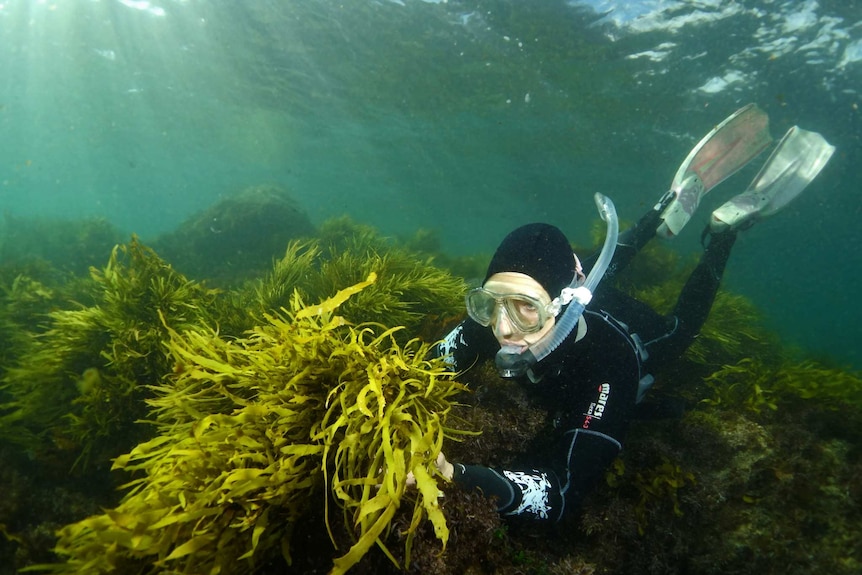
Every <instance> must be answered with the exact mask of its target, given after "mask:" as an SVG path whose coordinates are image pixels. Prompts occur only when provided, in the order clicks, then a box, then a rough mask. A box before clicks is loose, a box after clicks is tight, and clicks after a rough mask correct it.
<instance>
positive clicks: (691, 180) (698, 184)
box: [655, 104, 772, 238]
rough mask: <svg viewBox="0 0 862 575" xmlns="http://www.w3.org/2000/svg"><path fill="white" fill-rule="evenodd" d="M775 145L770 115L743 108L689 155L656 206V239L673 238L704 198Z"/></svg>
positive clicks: (751, 106) (758, 110)
mask: <svg viewBox="0 0 862 575" xmlns="http://www.w3.org/2000/svg"><path fill="white" fill-rule="evenodd" d="M771 141H772V137H771V136H770V135H769V117H768V116H767V115H766V112H764V111H763V110H761V109H760V108H758V107H757V105H756V104H749V105H747V106H745V107H743V108H740V109H739V110H737V111H736V112H734V113H733V114H731V115H730V116H728V117H727V118H726V119H725V120H724V121H723V122H721V123H720V124H719V125H718V126H716V127H715V128H714V129H713V130H712V131H711V132H710V133H708V134H707V135H706V136H704V137H703V139H701V140H700V142H698V143H697V145H696V146H695V147H694V148H693V149H692V150H691V152H689V154H688V157H686V159H685V161H684V162H683V163H682V164H681V165H680V167H679V169H678V170H677V172H676V175H675V176H674V178H673V182H672V183H671V187H670V190H669V191H668V192H667V193H665V195H664V196H662V198H661V199H660V200H659V203H658V204H656V206H655V209H656V211H661V216H660V217H661V219H662V220H663V221H662V223H661V224H659V226H658V229H657V230H656V235H658V236H660V237H664V238H672V237H674V236H676V235H678V234H679V232H680V231H681V230H682V228H683V227H684V226H685V225H686V224H687V223H688V221H689V220H690V219H691V216H692V214H694V211H695V210H696V209H697V207H698V205H699V204H700V200H701V198H703V196H705V195H706V193H707V192H709V191H710V190H711V189H712V188H714V187H715V186H717V185H718V184H720V183H721V182H723V181H724V180H725V179H727V178H728V177H730V176H731V175H733V174H734V173H736V172H737V171H738V170H739V169H740V168H742V167H743V166H745V165H746V164H747V163H748V162H750V161H751V160H752V159H754V157H755V156H757V155H758V154H759V153H760V152H762V151H763V150H764V149H765V148H766V146H768V145H769V143H770V142H771Z"/></svg>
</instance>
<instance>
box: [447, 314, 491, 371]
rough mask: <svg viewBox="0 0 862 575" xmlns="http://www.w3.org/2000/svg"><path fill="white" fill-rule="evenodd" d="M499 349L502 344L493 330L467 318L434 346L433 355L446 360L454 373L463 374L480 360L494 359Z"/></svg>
mask: <svg viewBox="0 0 862 575" xmlns="http://www.w3.org/2000/svg"><path fill="white" fill-rule="evenodd" d="M498 349H500V344H499V343H497V340H496V339H495V338H494V334H493V333H492V332H491V330H490V329H488V328H487V327H482V326H481V325H479V324H478V323H476V322H475V321H473V320H472V319H470V318H467V319H465V320H464V321H462V322H461V323H459V324H458V325H457V326H455V329H453V330H452V331H450V332H449V333H448V334H446V337H444V338H443V339H442V340H441V341H440V343H438V344H437V345H436V346H434V348H433V350H432V354H433V356H434V357H443V358H446V362H447V363H448V364H449V366H450V367H451V368H452V369H453V370H454V371H456V372H462V371H466V370H468V369H470V368H471V367H473V366H474V365H475V364H476V363H477V362H478V361H480V360H484V359H488V358H491V357H494V354H495V353H497V350H498Z"/></svg>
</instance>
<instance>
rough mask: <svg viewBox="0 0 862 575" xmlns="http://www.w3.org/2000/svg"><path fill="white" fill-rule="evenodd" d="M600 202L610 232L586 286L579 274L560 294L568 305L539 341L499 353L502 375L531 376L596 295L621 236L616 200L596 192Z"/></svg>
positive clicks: (601, 211) (598, 206)
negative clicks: (580, 281) (581, 282)
mask: <svg viewBox="0 0 862 575" xmlns="http://www.w3.org/2000/svg"><path fill="white" fill-rule="evenodd" d="M593 198H594V199H595V202H596V208H598V210H599V216H600V217H601V218H602V219H603V220H604V221H605V222H606V223H607V226H608V227H607V232H606V234H605V243H604V245H603V246H602V251H601V253H600V254H599V258H598V260H596V264H595V265H594V266H593V269H592V270H590V273H589V275H588V276H587V279H586V281H584V283H583V285H580V286H579V285H578V276H577V274H575V277H574V279H573V280H572V283H571V284H569V286H568V287H566V288H563V291H562V293H560V296H559V300H560V305H561V306H565V305H568V307H567V308H566V310H565V311H564V312H563V314H562V315H561V316H558V317H557V320H556V323H555V324H554V327H553V328H551V331H550V332H548V334H547V335H546V336H545V337H543V338H542V339H541V340H539V341H537V342H536V343H533V344H531V345H530V346H529V347H527V348H522V347H520V346H512V345H505V346H503V347H501V348H500V351H498V352H497V357H496V358H495V362H496V364H497V371H498V372H499V373H500V375H501V376H502V377H509V378H511V377H521V376H522V375H530V373H531V368H532V367H533V366H534V365H535V364H536V363H538V362H539V361H541V360H543V359H544V358H545V357H547V356H548V354H550V353H551V352H552V351H554V350H555V349H557V348H558V347H559V346H560V344H561V343H563V340H565V339H566V338H567V337H568V336H569V334H570V333H571V332H572V330H573V329H575V326H576V325H578V320H579V319H580V318H581V316H582V315H583V313H584V308H586V306H587V304H588V303H590V300H591V299H592V297H593V292H594V291H595V289H596V286H598V285H599V282H600V281H601V279H602V277H604V275H605V271H607V269H608V265H609V264H610V263H611V258H613V256H614V250H616V247H617V235H619V223H618V222H617V211H616V208H614V203H613V202H612V201H611V199H610V198H608V197H607V196H605V195H602V194H600V193H596V194H595V196H593Z"/></svg>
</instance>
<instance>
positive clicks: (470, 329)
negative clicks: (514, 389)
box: [436, 105, 834, 521]
mask: <svg viewBox="0 0 862 575" xmlns="http://www.w3.org/2000/svg"><path fill="white" fill-rule="evenodd" d="M770 141H771V138H770V136H769V130H768V118H767V116H766V114H765V113H764V112H763V111H762V110H760V109H759V108H757V107H756V106H755V105H748V106H746V107H744V108H742V109H740V110H738V111H737V112H735V113H734V114H732V115H731V116H730V117H728V118H727V119H726V120H725V121H724V122H722V123H721V124H719V125H718V126H717V127H716V128H715V129H714V130H712V131H711V132H710V133H709V134H707V135H706V136H705V137H704V138H703V139H702V140H701V141H700V142H699V143H698V145H697V146H696V147H695V148H694V149H693V150H692V151H691V153H690V154H689V155H688V157H687V158H686V160H685V161H684V162H683V164H682V165H681V166H680V168H679V170H678V171H677V173H676V176H675V178H674V180H673V183H672V185H671V189H670V190H669V191H668V192H667V193H665V194H664V195H663V196H662V198H661V199H660V200H659V202H658V203H657V204H656V205H655V207H654V208H652V209H651V210H650V211H649V212H647V214H646V215H644V216H643V217H642V218H641V219H640V220H639V221H638V222H637V224H636V225H635V226H634V227H632V228H631V229H629V230H627V231H626V232H625V233H623V234H618V232H617V222H616V213H615V211H614V207H613V203H612V202H611V201H610V200H609V199H608V198H605V197H604V196H601V195H600V194H596V203H597V206H598V207H599V212H600V215H601V217H602V218H603V219H604V220H605V221H606V223H607V228H608V229H607V236H606V239H605V244H604V247H603V248H602V250H601V251H600V253H598V254H597V255H595V256H592V257H591V258H590V259H587V260H585V261H584V263H583V265H581V263H580V261H579V260H578V257H577V256H576V255H575V254H573V252H572V249H571V245H570V244H569V241H568V239H567V238H566V237H565V236H564V235H563V233H562V232H561V231H560V230H559V229H558V228H556V227H554V226H551V225H548V224H542V223H536V224H529V225H525V226H523V227H520V228H518V229H516V230H514V231H513V232H511V233H510V234H509V235H508V236H506V238H505V239H504V240H503V241H502V243H501V244H500V246H499V247H498V248H497V251H496V252H495V254H494V256H493V257H492V259H491V262H490V264H489V266H488V270H487V274H486V276H485V280H484V282H483V284H482V286H481V287H478V288H476V289H473V290H471V291H470V292H469V293H468V294H467V297H466V307H467V313H468V317H467V318H466V319H465V320H464V321H463V322H461V323H460V324H459V325H458V326H457V327H456V328H455V329H454V330H452V331H451V332H450V333H449V334H448V335H447V336H446V337H445V339H444V340H443V341H442V342H441V343H440V344H439V345H438V346H437V348H436V353H437V354H439V355H441V356H444V357H445V358H447V361H449V362H450V363H451V366H452V368H453V369H455V370H456V371H465V370H467V369H469V368H471V367H473V366H475V365H477V364H478V363H479V362H481V361H484V360H486V359H490V358H492V357H493V358H495V362H496V365H497V369H498V371H499V373H500V375H502V376H503V377H507V378H517V380H518V381H519V382H522V383H523V384H524V385H525V386H526V387H527V393H528V395H529V396H530V398H531V401H535V402H536V404H537V405H539V406H541V407H543V408H544V409H546V410H547V412H548V414H549V418H551V421H549V425H548V426H546V428H547V429H550V430H551V431H549V432H548V436H547V437H542V438H541V439H542V442H541V443H542V444H541V445H540V446H538V448H537V449H536V451H535V452H534V453H531V457H534V460H530V461H528V462H527V465H525V466H524V467H519V468H512V469H492V468H489V467H484V466H479V465H471V464H469V462H449V461H447V460H446V457H445V455H443V454H442V453H441V454H440V455H439V456H438V458H437V467H438V469H439V470H440V472H441V473H442V474H443V475H444V476H445V477H446V478H448V479H452V480H454V482H455V483H456V484H457V485H460V486H462V487H463V488H466V489H479V490H481V491H482V492H483V493H484V494H485V495H486V496H488V497H493V498H495V500H496V502H497V506H498V511H499V512H500V513H501V514H503V515H504V516H517V517H523V518H531V519H537V520H546V521H556V520H558V519H560V518H561V517H562V516H563V513H564V511H565V509H566V508H575V507H577V506H578V504H579V502H580V501H581V500H582V498H583V497H584V496H585V495H586V494H587V493H588V492H589V490H590V488H591V487H592V486H593V485H594V483H595V482H596V480H597V479H598V478H600V477H601V476H602V474H603V472H604V470H605V469H606V468H607V466H608V465H610V463H611V462H612V461H613V460H614V458H615V457H616V456H617V454H618V453H619V452H620V450H621V449H622V445H623V443H622V442H623V439H624V434H625V431H626V428H627V425H628V422H629V420H630V419H631V418H632V415H633V412H634V410H635V408H636V405H637V404H638V403H639V402H640V401H641V400H642V399H643V397H644V394H645V392H646V390H647V389H648V388H649V386H650V385H651V383H652V381H653V377H652V375H651V373H653V372H655V371H656V370H657V369H658V368H660V367H662V366H664V365H667V364H668V363H670V362H672V361H674V360H675V359H676V358H678V357H679V356H680V355H681V354H682V353H683V352H684V351H685V350H686V348H687V347H688V346H689V345H690V344H691V342H692V341H693V340H694V338H695V337H696V336H697V334H698V332H699V330H700V328H701V326H702V325H703V323H704V322H705V321H706V318H707V316H708V314H709V310H710V308H711V306H712V303H713V300H714V298H715V295H716V293H717V291H718V288H719V284H720V281H721V277H722V273H723V271H724V268H725V265H726V264H727V261H728V258H729V256H730V252H731V248H732V247H733V244H734V241H735V240H736V237H737V234H738V233H739V232H740V231H742V230H746V229H748V228H750V227H751V226H752V225H753V224H754V223H755V222H757V221H758V220H760V219H761V218H763V217H765V216H768V215H771V214H773V213H775V212H776V211H778V210H779V209H781V208H783V207H784V206H785V205H787V203H788V202H790V201H791V200H792V199H793V198H795V197H796V196H798V195H799V194H800V193H801V192H802V191H803V189H804V188H805V187H806V186H807V185H808V184H809V183H810V182H811V180H813V179H814V177H816V176H817V174H818V173H819V172H820V170H821V169H822V168H823V166H824V165H825V164H826V162H827V161H828V160H829V158H830V156H831V155H832V152H833V151H834V148H833V147H832V146H830V145H829V144H828V143H827V142H826V141H825V140H824V139H823V137H822V136H820V134H817V133H814V132H808V131H806V130H802V129H800V128H798V127H796V126H794V127H793V128H791V129H790V130H789V131H788V132H787V134H786V135H785V136H784V138H782V140H781V142H780V143H779V144H778V146H777V147H776V149H775V151H774V152H773V153H772V155H771V156H770V158H769V159H768V160H767V162H766V164H765V165H764V167H763V168H762V169H761V171H760V172H759V173H758V175H757V176H756V177H755V179H754V180H753V181H752V183H751V185H750V186H749V187H748V188H747V189H746V190H745V191H744V192H743V193H742V194H740V195H738V196H736V197H734V198H732V199H731V200H729V201H728V202H727V203H725V204H724V205H722V206H721V207H720V208H718V209H717V210H715V211H714V212H713V213H712V217H711V218H710V222H709V224H708V225H707V228H706V229H705V230H704V237H703V243H704V245H705V249H704V252H703V255H702V257H701V259H700V261H699V263H698V265H697V267H696V268H695V269H694V271H693V272H692V274H691V276H689V278H688V280H687V282H686V284H685V285H684V287H683V289H682V291H681V293H680V295H679V298H678V300H677V302H676V306H675V308H674V310H673V312H672V313H671V314H669V315H668V316H661V315H659V314H658V313H657V312H655V311H654V310H653V309H652V308H650V307H649V306H647V305H646V304H644V303H641V302H639V301H637V300H635V299H634V298H631V297H628V296H626V295H624V294H622V293H621V292H618V291H616V290H615V289H613V288H606V289H599V290H597V289H596V287H597V285H598V282H599V280H601V279H602V278H603V277H604V278H605V279H608V278H611V277H613V275H614V274H616V273H619V272H620V271H621V270H622V269H624V268H625V267H626V265H627V264H628V263H629V262H630V261H631V260H632V258H633V257H634V256H635V255H636V254H637V253H638V251H639V250H640V249H641V248H643V246H644V245H646V243H647V242H649V241H650V240H651V239H652V238H653V237H655V236H656V235H658V236H660V237H664V238H671V237H674V236H675V235H677V234H678V233H679V232H680V230H681V229H682V228H683V226H685V224H686V223H687V222H688V221H689V219H690V218H691V216H692V215H693V213H694V211H695V209H696V208H697V207H698V205H699V204H700V201H701V199H702V198H703V196H704V195H705V194H706V193H707V192H709V191H710V190H711V189H712V188H713V187H715V186H716V185H718V184H719V183H720V182H722V181H723V180H724V179H726V178H727V177H729V176H730V175H731V174H733V173H735V172H736V171H737V170H739V169H740V168H742V167H743V166H744V165H746V164H747V163H748V162H749V161H751V160H752V159H753V158H754V157H755V156H756V155H758V154H759V153H760V152H761V151H763V150H764V149H765V147H766V146H768V145H769V143H770ZM585 272H587V273H585Z"/></svg>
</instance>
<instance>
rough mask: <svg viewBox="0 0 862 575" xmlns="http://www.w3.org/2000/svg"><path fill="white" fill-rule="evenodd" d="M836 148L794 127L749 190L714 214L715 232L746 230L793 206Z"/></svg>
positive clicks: (712, 220) (712, 228) (819, 136)
mask: <svg viewBox="0 0 862 575" xmlns="http://www.w3.org/2000/svg"><path fill="white" fill-rule="evenodd" d="M833 152H835V146H832V145H830V144H829V142H827V141H826V140H825V139H824V138H823V136H821V135H820V134H818V133H817V132H809V131H807V130H803V129H802V128H800V127H799V126H793V127H792V128H790V129H789V130H788V131H787V133H786V134H784V137H783V138H781V141H780V142H779V143H778V146H777V147H776V148H775V150H774V151H773V152H772V155H770V156H769V159H768V160H767V161H766V164H764V166H763V168H761V170H760V172H759V173H758V174H757V176H756V177H755V178H754V180H752V182H751V184H749V186H748V188H746V190H745V191H744V192H743V193H741V194H739V195H738V196H735V197H733V198H731V199H730V200H728V201H727V202H726V203H725V204H724V205H722V206H721V207H720V208H718V209H717V210H715V211H714V212H712V218H710V222H709V228H710V231H712V232H713V233H715V232H722V231H724V230H728V229H733V230H737V229H740V228H742V229H745V228H747V227H749V226H751V225H753V224H754V222H756V221H757V220H759V219H761V218H764V217H767V216H771V215H772V214H774V213H775V212H777V211H779V210H780V209H782V208H783V207H784V206H786V205H787V204H789V203H790V202H791V201H792V200H793V199H794V198H795V197H796V196H798V195H799V194H801V193H802V192H803V190H805V188H806V187H807V186H808V184H810V183H811V181H812V180H813V179H814V178H816V177H817V174H819V173H820V171H821V170H822V169H823V167H824V166H825V165H826V163H827V162H828V161H829V158H831V157H832V154H833Z"/></svg>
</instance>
